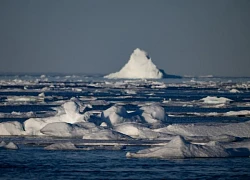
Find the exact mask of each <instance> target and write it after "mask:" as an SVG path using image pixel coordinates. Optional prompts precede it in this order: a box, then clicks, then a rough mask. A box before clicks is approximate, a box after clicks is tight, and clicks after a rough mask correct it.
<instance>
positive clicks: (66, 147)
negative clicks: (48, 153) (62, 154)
mask: <svg viewBox="0 0 250 180" xmlns="http://www.w3.org/2000/svg"><path fill="white" fill-rule="evenodd" d="M44 149H46V150H77V148H76V146H75V145H74V144H73V143H71V142H67V143H55V144H51V145H49V146H46V147H45V148H44Z"/></svg>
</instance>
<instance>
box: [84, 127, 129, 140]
mask: <svg viewBox="0 0 250 180" xmlns="http://www.w3.org/2000/svg"><path fill="white" fill-rule="evenodd" d="M83 139H92V140H93V139H94V140H127V139H131V138H130V137H129V136H126V135H124V134H121V133H119V132H115V131H112V130H109V129H103V130H100V131H96V132H92V133H89V134H85V135H84V136H83Z"/></svg>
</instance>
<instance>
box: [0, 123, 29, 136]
mask: <svg viewBox="0 0 250 180" xmlns="http://www.w3.org/2000/svg"><path fill="white" fill-rule="evenodd" d="M24 133H25V132H24V129H23V125H22V124H21V123H20V122H18V121H8V122H2V123H0V135H2V136H10V135H14V136H18V135H23V134H24Z"/></svg>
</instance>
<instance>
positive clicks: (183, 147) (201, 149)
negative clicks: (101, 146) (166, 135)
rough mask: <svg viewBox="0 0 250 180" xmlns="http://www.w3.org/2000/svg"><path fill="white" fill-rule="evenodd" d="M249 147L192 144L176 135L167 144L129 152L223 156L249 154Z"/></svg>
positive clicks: (151, 155)
mask: <svg viewBox="0 0 250 180" xmlns="http://www.w3.org/2000/svg"><path fill="white" fill-rule="evenodd" d="M249 155H250V151H249V148H226V147H223V145H221V144H220V143H218V142H215V141H211V142H209V143H207V144H205V145H198V144H192V143H189V142H187V141H186V140H185V139H184V138H183V137H181V136H176V137H175V138H173V139H172V140H171V141H170V142H169V143H167V144H166V145H165V146H161V147H153V148H149V149H143V150H140V151H138V152H136V153H131V152H128V153H127V154H126V157H130V158H222V157H237V156H249Z"/></svg>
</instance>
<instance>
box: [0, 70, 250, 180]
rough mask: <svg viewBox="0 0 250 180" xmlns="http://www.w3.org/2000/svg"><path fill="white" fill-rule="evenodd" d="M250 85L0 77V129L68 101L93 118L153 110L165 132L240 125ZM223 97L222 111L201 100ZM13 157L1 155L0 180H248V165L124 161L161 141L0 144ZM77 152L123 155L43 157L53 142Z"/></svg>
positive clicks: (249, 106) (246, 81) (242, 81)
mask: <svg viewBox="0 0 250 180" xmlns="http://www.w3.org/2000/svg"><path fill="white" fill-rule="evenodd" d="M249 88H250V78H220V77H210V78H208V77H190V78H182V79H161V80H107V79H103V78H102V75H62V74H59V75H58V74H49V75H47V74H46V75H25V74H20V75H11V74H2V75H1V76H0V123H1V122H6V121H19V122H21V123H23V122H24V121H26V120H27V119H29V118H46V117H51V116H54V115H55V114H56V113H57V112H56V111H55V108H58V107H60V106H61V105H62V104H63V103H64V102H66V101H68V100H70V99H71V98H72V97H73V98H77V99H78V100H79V101H81V102H82V103H83V104H89V105H91V106H88V107H87V108H86V111H89V112H91V115H92V116H99V115H100V114H101V112H102V111H104V110H106V109H108V108H109V107H111V106H113V105H115V104H119V105H122V106H123V107H125V108H126V110H127V111H128V112H134V111H136V110H137V109H138V108H140V107H141V106H144V105H147V104H152V103H157V104H159V105H160V106H162V107H163V108H164V110H165V112H166V121H165V122H164V124H163V125H162V126H167V125H171V124H191V123H194V124H211V123H212V124H213V123H238V122H246V121H249V120H250V118H249V117H250V113H248V111H250V91H249ZM206 97H208V99H209V100H213V98H209V97H223V98H227V99H230V100H231V101H228V102H226V103H222V102H219V101H218V102H214V101H212V103H206V102H204V101H203V100H202V99H203V98H206ZM2 140H4V141H6V142H14V143H16V144H17V145H18V146H19V150H6V149H0V179H249V178H250V171H249V169H250V159H249V157H237V158H193V159H171V160H170V159H159V158H155V159H154V158H146V159H134V158H126V153H127V152H137V151H139V150H141V149H145V148H148V147H150V145H157V144H160V143H164V142H165V141H164V140H162V141H150V140H144V141H141V140H138V141H137V140H131V141H122V142H120V141H119V142H117V141H103V142H102V141H101V142H100V141H86V140H82V139H70V138H43V137H26V138H25V137H22V136H0V142H1V141H2ZM67 141H70V142H73V143H74V144H76V145H77V146H80V147H81V146H86V147H92V146H93V145H97V144H98V145H100V144H102V145H107V144H108V145H110V143H113V144H116V143H119V144H123V145H126V149H121V150H112V151H111V150H108V149H107V150H104V149H101V150H100V149H99V150H84V151H83V150H80V151H79V150H57V151H52V150H45V149H44V147H45V146H47V145H50V144H52V143H55V142H67Z"/></svg>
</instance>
